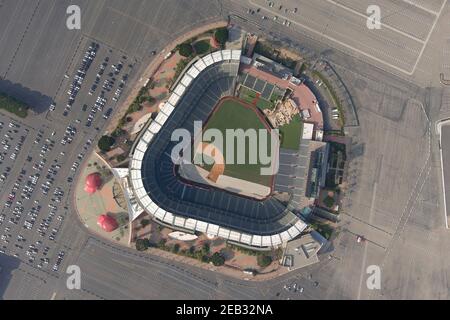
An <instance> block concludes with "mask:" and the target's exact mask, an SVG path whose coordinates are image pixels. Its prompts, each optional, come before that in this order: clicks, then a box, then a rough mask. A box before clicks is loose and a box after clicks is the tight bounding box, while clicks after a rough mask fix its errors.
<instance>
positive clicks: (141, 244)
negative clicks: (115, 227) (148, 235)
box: [136, 239, 150, 251]
mask: <svg viewBox="0 0 450 320" xmlns="http://www.w3.org/2000/svg"><path fill="white" fill-rule="evenodd" d="M149 246H150V241H149V240H148V239H137V240H136V250H138V251H144V250H147V249H148V247H149Z"/></svg>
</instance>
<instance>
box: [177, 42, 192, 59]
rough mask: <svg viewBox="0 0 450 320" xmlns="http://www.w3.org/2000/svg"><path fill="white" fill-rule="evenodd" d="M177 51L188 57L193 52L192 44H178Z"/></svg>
mask: <svg viewBox="0 0 450 320" xmlns="http://www.w3.org/2000/svg"><path fill="white" fill-rule="evenodd" d="M178 52H179V53H180V55H182V56H183V57H189V56H190V55H192V53H193V52H194V49H193V48H192V45H191V44H190V43H186V42H185V43H182V44H180V45H179V46H178Z"/></svg>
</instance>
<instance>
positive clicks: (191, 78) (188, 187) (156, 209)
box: [129, 50, 306, 247]
mask: <svg viewBox="0 0 450 320" xmlns="http://www.w3.org/2000/svg"><path fill="white" fill-rule="evenodd" d="M240 56H241V52H240V50H222V51H216V52H213V53H211V54H208V55H206V56H205V57H203V58H200V59H199V60H197V61H194V62H193V63H192V64H191V65H190V67H189V68H188V70H186V71H185V73H184V75H182V76H181V77H182V78H181V81H180V82H179V83H178V85H177V86H176V88H174V90H173V92H172V94H171V96H170V97H169V98H168V101H167V102H166V104H165V105H164V106H163V107H162V108H161V111H160V113H159V114H158V116H157V117H156V119H155V120H154V121H152V122H151V123H150V125H148V127H147V128H145V129H144V130H143V132H142V133H141V135H140V137H139V138H138V139H137V140H136V142H135V145H134V146H133V149H132V155H131V161H130V175H129V180H130V187H131V190H132V192H133V194H134V197H135V199H136V201H137V202H138V203H139V204H140V206H141V207H142V208H144V209H145V211H146V212H148V213H149V214H150V215H151V216H152V217H153V218H154V219H155V220H157V221H161V222H163V223H164V224H169V225H172V226H174V227H178V228H182V229H188V230H192V231H199V232H204V233H207V234H209V235H213V236H219V237H222V238H225V239H228V240H230V241H234V242H237V243H242V244H245V245H249V246H254V247H275V246H279V245H280V244H281V243H283V242H287V241H289V240H291V239H293V238H295V237H296V236H298V235H299V234H300V233H301V232H302V231H303V230H304V229H305V228H306V224H305V223H304V222H303V221H302V220H301V219H300V218H299V217H298V216H296V215H295V214H294V213H293V212H291V211H290V210H289V209H287V208H286V207H285V206H284V205H283V204H281V203H280V202H279V201H278V200H276V199H275V198H273V197H268V198H267V199H265V200H262V201H261V200H255V199H250V198H245V197H242V196H239V195H237V194H232V193H229V192H226V191H224V190H221V189H214V188H207V187H203V188H202V187H199V186H197V185H193V184H189V183H186V182H185V181H183V180H182V179H181V178H180V177H179V176H178V174H177V173H176V166H175V165H174V163H173V161H172V159H171V156H170V155H171V150H172V149H173V147H174V146H175V145H176V144H177V142H176V141H171V135H172V133H173V132H174V130H175V129H177V128H184V129H187V130H188V131H189V132H191V133H192V132H193V131H194V121H198V120H201V121H205V120H206V119H207V117H208V115H209V114H210V112H211V111H212V110H213V108H214V107H215V106H216V104H217V102H218V101H219V100H220V99H221V98H222V97H225V96H231V95H234V88H235V85H236V79H237V74H238V70H239V63H240Z"/></svg>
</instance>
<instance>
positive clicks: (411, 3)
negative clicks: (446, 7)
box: [402, 0, 438, 15]
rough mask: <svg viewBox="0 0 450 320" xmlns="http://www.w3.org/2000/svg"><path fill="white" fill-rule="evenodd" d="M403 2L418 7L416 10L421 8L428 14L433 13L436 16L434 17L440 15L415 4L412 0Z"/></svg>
mask: <svg viewBox="0 0 450 320" xmlns="http://www.w3.org/2000/svg"><path fill="white" fill-rule="evenodd" d="M402 1H403V2H406V3H407V4H410V5H412V6H414V7H416V8H419V9H421V10H423V11H426V12H428V13H431V14H434V15H437V14H438V12H436V11H433V10H430V9H427V8H425V7H423V6H421V5H420V4H416V3H413V2H412V1H410V0H402Z"/></svg>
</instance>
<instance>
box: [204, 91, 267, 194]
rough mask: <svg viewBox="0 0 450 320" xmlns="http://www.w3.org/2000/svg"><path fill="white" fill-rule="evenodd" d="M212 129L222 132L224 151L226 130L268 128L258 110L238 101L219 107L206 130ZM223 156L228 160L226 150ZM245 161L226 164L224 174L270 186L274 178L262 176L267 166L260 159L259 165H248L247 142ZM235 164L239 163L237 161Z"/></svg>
mask: <svg viewBox="0 0 450 320" xmlns="http://www.w3.org/2000/svg"><path fill="white" fill-rule="evenodd" d="M210 128H215V129H218V130H220V131H221V132H222V134H223V137H224V149H225V145H226V144H227V141H226V129H243V130H244V131H245V130H247V129H257V130H258V129H264V130H266V127H265V126H264V124H263V123H262V120H261V119H260V118H259V117H258V115H257V113H256V110H253V109H251V108H248V107H245V106H244V105H243V104H242V103H241V102H239V101H238V100H226V101H224V102H223V103H222V104H221V105H219V106H218V107H217V109H216V110H215V112H214V113H213V114H212V115H211V117H210V119H209V120H208V122H207V123H206V125H205V130H206V129H210ZM268 150H270V139H268ZM223 154H224V157H225V159H226V150H223ZM236 155H237V146H236V143H235V157H236ZM245 159H246V164H226V165H225V172H224V174H225V175H227V176H231V177H235V178H239V179H244V180H247V181H251V182H255V183H259V184H263V185H266V186H270V185H271V177H272V176H263V175H261V174H260V169H261V167H267V165H261V164H260V163H259V158H258V163H257V164H248V162H249V161H248V160H249V147H248V142H246V148H245ZM234 162H235V163H236V162H237V161H236V159H235V161H234Z"/></svg>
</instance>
